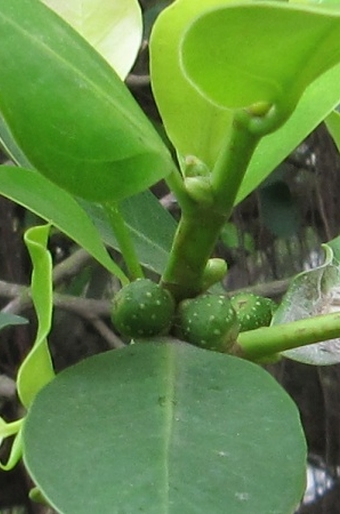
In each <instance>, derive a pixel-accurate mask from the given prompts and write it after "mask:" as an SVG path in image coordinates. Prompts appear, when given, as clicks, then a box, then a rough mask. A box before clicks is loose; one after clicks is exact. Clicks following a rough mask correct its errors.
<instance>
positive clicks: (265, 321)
mask: <svg viewBox="0 0 340 514" xmlns="http://www.w3.org/2000/svg"><path fill="white" fill-rule="evenodd" d="M230 301H231V303H232V305H233V307H234V309H235V311H236V314H237V317H238V321H239V324H240V332H246V331H247V330H254V329H255V328H260V327H267V326H268V325H270V322H271V319H272V316H273V312H274V310H275V309H276V303H275V302H274V301H273V300H271V299H270V298H265V297H264V296H258V295H255V294H253V293H238V294H235V295H234V296H232V297H231V298H230Z"/></svg>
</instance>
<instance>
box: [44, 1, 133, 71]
mask: <svg viewBox="0 0 340 514" xmlns="http://www.w3.org/2000/svg"><path fill="white" fill-rule="evenodd" d="M43 1H44V3H45V4H46V5H48V6H49V7H50V8H51V9H53V10H54V11H55V12H57V13H58V14H59V15H60V16H61V17H62V18H64V20H66V21H67V22H68V23H69V24H70V25H72V27H73V28H74V29H76V30H77V31H78V32H79V33H80V34H81V35H82V36H83V37H84V38H85V39H86V40H87V41H88V42H89V43H90V44H91V45H92V46H93V47H94V48H95V49H96V50H97V52H99V53H100V54H101V55H102V56H103V57H104V58H105V59H106V60H107V61H108V62H109V64H110V65H111V66H112V67H113V68H114V70H115V71H116V72H117V74H118V75H119V76H120V78H121V79H124V78H125V77H126V75H127V74H128V73H129V71H130V69H131V68H132V65H133V63H134V61H135V59H136V56H137V53H138V49H139V47H140V44H141V39H142V33H143V25H142V14H141V9H140V5H139V3H138V2H137V0H124V2H122V1H121V0H104V1H103V0H91V1H90V2H88V1H86V0H43Z"/></svg>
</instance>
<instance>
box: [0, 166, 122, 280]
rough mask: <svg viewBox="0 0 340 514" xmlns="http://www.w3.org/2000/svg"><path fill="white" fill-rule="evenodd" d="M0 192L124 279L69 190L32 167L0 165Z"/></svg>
mask: <svg viewBox="0 0 340 514" xmlns="http://www.w3.org/2000/svg"><path fill="white" fill-rule="evenodd" d="M0 194H2V195H3V196H6V197H7V198H10V199H11V200H13V201H15V202H17V203H18V204H20V205H23V206H24V207H26V208H28V209H29V210H31V211H32V212H34V213H35V214H37V215H38V216H40V217H41V218H43V219H45V220H46V221H49V222H51V223H52V224H53V225H54V226H55V227H57V228H58V229H60V230H61V231H62V232H64V234H66V235H67V236H69V237H70V238H71V239H73V240H74V241H75V242H76V243H78V244H79V245H80V246H82V247H83V248H84V249H85V250H87V251H88V252H89V253H90V254H91V255H92V256H93V257H94V258H95V259H97V261H98V262H100V263H101V264H102V265H103V266H104V267H105V268H107V269H108V270H109V271H111V273H113V274H114V275H116V276H117V277H118V278H120V279H121V280H122V281H123V282H126V277H125V275H124V273H123V272H122V271H121V270H120V268H119V267H118V266H117V264H115V262H114V261H113V260H112V259H111V258H110V256H109V254H108V253H107V251H106V249H105V246H104V245H103V242H102V240H101V238H100V236H99V234H98V231H97V230H96V228H95V227H94V225H93V223H92V221H91V219H90V218H89V217H88V215H87V214H86V212H85V211H84V209H83V208H82V207H81V206H80V205H79V204H78V203H77V201H76V200H75V199H74V198H73V197H72V196H71V195H70V194H69V193H67V192H66V191H64V190H63V189H61V188H60V187H58V186H56V185H54V184H53V183H52V182H50V181H49V180H47V179H46V178H44V177H43V176H42V175H40V174H39V173H37V172H36V171H34V170H26V169H23V168H16V167H13V166H0Z"/></svg>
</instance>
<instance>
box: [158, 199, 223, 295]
mask: <svg viewBox="0 0 340 514" xmlns="http://www.w3.org/2000/svg"><path fill="white" fill-rule="evenodd" d="M224 222H225V217H224V216H223V215H220V214H216V213H213V212H211V211H210V210H206V209H199V208H197V209H196V210H195V211H194V212H193V213H188V214H187V213H186V212H184V213H182V218H181V220H180V223H179V225H178V228H177V232H176V235H175V238H174V243H173V247H172V250H171V253H170V257H169V261H168V265H167V268H166V270H165V272H164V274H163V277H162V285H163V286H164V287H166V288H167V289H168V290H169V291H170V292H171V293H172V294H173V296H174V297H175V299H176V300H177V301H180V300H182V299H183V298H189V297H193V296H196V295H197V294H199V293H200V292H201V290H202V286H203V274H204V270H205V267H206V264H207V262H208V259H209V257H210V255H211V253H212V251H213V249H214V247H215V244H216V241H217V238H218V235H219V232H220V229H221V228H222V226H223V224H224Z"/></svg>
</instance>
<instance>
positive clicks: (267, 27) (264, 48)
mask: <svg viewBox="0 0 340 514" xmlns="http://www.w3.org/2000/svg"><path fill="white" fill-rule="evenodd" d="M339 36H340V11H336V10H327V9H322V8H314V6H313V7H311V6H307V5H301V4H292V3H290V4H289V3H287V2H269V3H268V2H260V1H258V2H252V3H247V4H242V3H240V4H237V3H236V4H226V5H225V6H224V7H219V8H215V9H209V10H207V11H206V12H203V13H202V14H201V16H199V17H198V18H196V19H194V20H193V21H192V23H191V24H190V26H188V27H187V30H186V31H185V33H184V34H183V38H182V42H181V48H180V59H181V65H182V69H183V72H184V73H185V75H186V77H187V78H188V80H189V81H191V82H192V83H193V85H194V86H195V87H197V88H198V89H199V91H200V92H201V94H202V95H204V96H207V97H208V98H209V100H210V101H212V102H214V103H216V104H217V105H219V106H222V107H226V108H230V109H238V108H245V107H249V106H251V105H253V104H257V103H259V102H265V103H266V104H268V105H273V106H274V107H275V109H277V111H278V112H277V114H275V116H278V117H279V119H280V121H281V124H282V123H283V122H284V121H285V120H286V119H287V117H288V116H289V115H290V114H291V113H292V112H293V110H294V108H295V106H296V104H297V102H298V100H299V98H300V97H301V95H302V93H303V92H304V90H305V89H306V88H307V87H308V85H309V84H310V83H311V82H313V81H314V80H315V79H316V78H317V77H318V76H320V75H321V74H322V73H324V72H325V71H327V70H328V69H330V68H332V67H333V66H335V65H336V64H338V62H339V59H340V48H339ZM236 48H237V51H235V49H236Z"/></svg>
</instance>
